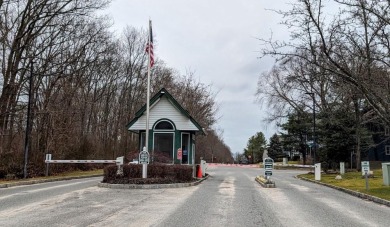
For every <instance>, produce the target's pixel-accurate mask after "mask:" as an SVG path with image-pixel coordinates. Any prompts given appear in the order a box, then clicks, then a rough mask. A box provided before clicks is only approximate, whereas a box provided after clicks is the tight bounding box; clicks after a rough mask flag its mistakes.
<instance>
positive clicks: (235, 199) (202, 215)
mask: <svg viewBox="0 0 390 227" xmlns="http://www.w3.org/2000/svg"><path fill="white" fill-rule="evenodd" d="M207 172H208V173H209V174H210V175H211V176H210V178H209V179H208V180H206V181H203V182H202V183H201V184H200V185H198V186H194V187H188V188H173V189H147V190H140V189H131V190H129V189H107V188H99V187H97V186H96V184H97V182H98V181H99V180H101V178H91V179H81V180H71V181H64V182H53V183H45V184H40V185H30V186H20V187H13V188H6V189H0V226H273V227H274V226H365V227H366V226H388V225H389V220H390V219H389V217H390V208H389V207H386V206H382V205H378V204H375V203H373V202H369V201H364V200H361V199H359V198H355V197H353V196H350V195H348V194H345V193H342V192H339V191H337V190H334V189H331V188H327V187H323V186H320V185H317V184H313V183H310V182H306V181H301V180H298V179H295V178H294V177H293V176H294V175H296V174H298V173H300V172H299V171H289V170H282V171H274V176H273V177H274V179H275V181H276V184H277V188H273V189H266V188H262V187H261V186H260V185H258V184H257V183H256V182H255V181H254V178H255V176H257V175H259V174H260V173H261V170H259V169H255V168H242V167H210V168H209V169H208V171H207Z"/></svg>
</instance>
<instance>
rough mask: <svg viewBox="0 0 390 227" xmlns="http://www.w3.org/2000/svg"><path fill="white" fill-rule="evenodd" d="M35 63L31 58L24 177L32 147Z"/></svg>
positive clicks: (25, 176)
mask: <svg viewBox="0 0 390 227" xmlns="http://www.w3.org/2000/svg"><path fill="white" fill-rule="evenodd" d="M33 64H34V62H33V61H32V60H31V65H30V78H29V87H28V104H27V122H26V136H25V141H24V168H23V177H24V178H27V164H28V151H29V147H30V137H31V119H30V118H31V104H32V99H33V97H32V90H33V89H32V87H33V82H34V80H33Z"/></svg>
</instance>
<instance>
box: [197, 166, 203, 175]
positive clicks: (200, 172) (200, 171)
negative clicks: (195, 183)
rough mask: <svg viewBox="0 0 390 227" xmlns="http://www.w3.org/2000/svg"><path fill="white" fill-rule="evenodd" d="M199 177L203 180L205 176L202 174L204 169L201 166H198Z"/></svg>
mask: <svg viewBox="0 0 390 227" xmlns="http://www.w3.org/2000/svg"><path fill="white" fill-rule="evenodd" d="M198 167H199V168H198V176H197V178H202V177H203V174H202V168H200V166H198Z"/></svg>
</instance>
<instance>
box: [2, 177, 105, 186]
mask: <svg viewBox="0 0 390 227" xmlns="http://www.w3.org/2000/svg"><path fill="white" fill-rule="evenodd" d="M102 176H103V175H102V174H95V175H87V176H74V177H61V178H52V179H39V180H26V181H18V182H12V183H5V184H0V188H10V187H15V186H22V185H31V184H41V183H47V182H54V181H63V180H73V179H83V178H90V177H102Z"/></svg>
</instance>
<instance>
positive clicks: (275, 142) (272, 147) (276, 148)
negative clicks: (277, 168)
mask: <svg viewBox="0 0 390 227" xmlns="http://www.w3.org/2000/svg"><path fill="white" fill-rule="evenodd" d="M267 151H268V157H270V158H272V159H274V160H276V159H277V158H278V157H281V156H283V148H282V143H281V142H280V139H279V136H278V135H276V133H275V134H274V135H273V136H272V137H271V138H270V142H269V146H268V149H267Z"/></svg>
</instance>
